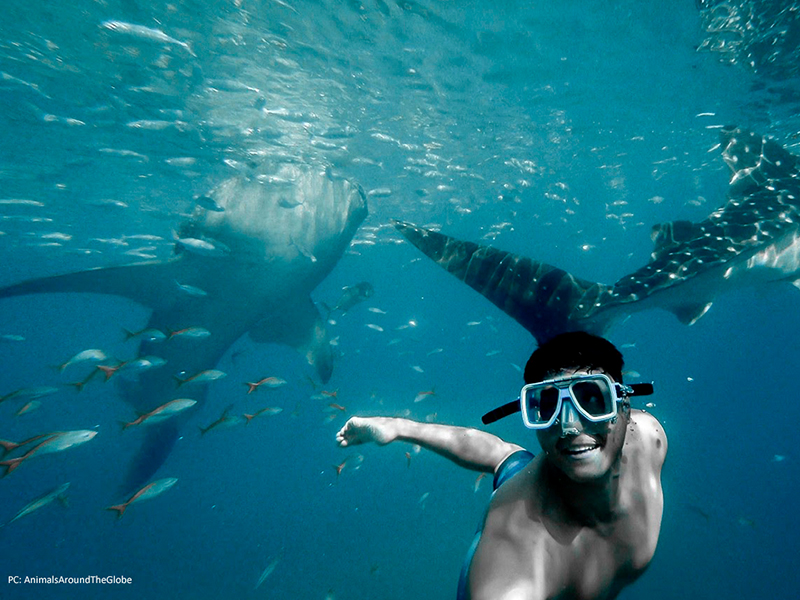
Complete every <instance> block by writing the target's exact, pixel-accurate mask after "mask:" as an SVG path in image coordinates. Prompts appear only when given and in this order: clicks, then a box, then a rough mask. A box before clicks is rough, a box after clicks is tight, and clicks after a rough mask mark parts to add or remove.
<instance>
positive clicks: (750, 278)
mask: <svg viewBox="0 0 800 600" xmlns="http://www.w3.org/2000/svg"><path fill="white" fill-rule="evenodd" d="M720 147H721V148H722V158H723V159H724V160H725V162H726V163H727V164H728V165H729V166H730V168H731V170H732V171H733V176H732V178H731V181H730V187H729V190H728V202H727V203H726V204H725V205H724V206H722V207H721V208H719V209H717V210H715V211H714V212H713V213H711V214H710V215H709V216H708V217H707V218H706V219H704V220H703V221H700V222H699V223H692V222H690V221H672V222H669V223H664V224H661V225H656V226H655V227H654V228H653V236H652V237H653V242H654V245H655V247H654V249H653V252H652V254H651V256H650V261H649V262H648V263H647V264H646V265H644V266H643V267H642V268H640V269H638V270H637V271H635V272H633V273H630V274H629V275H625V276H624V277H622V278H621V279H619V280H618V281H617V282H616V283H614V284H613V285H607V284H604V283H597V282H593V281H587V280H584V279H579V278H578V277H575V276H574V275H572V274H570V273H567V272H566V271H563V270H562V269H559V268H557V267H554V266H552V265H548V264H546V263H543V262H540V261H537V260H533V259H531V258H526V257H524V256H519V255H516V254H512V253H510V252H504V251H502V250H499V249H497V248H493V247H491V246H481V245H478V244H475V243H472V242H468V241H461V240H457V239H455V238H452V237H448V236H446V235H442V234H440V233H437V232H434V231H430V230H427V229H423V228H421V227H416V226H414V225H411V224H409V223H402V222H396V223H395V226H396V227H397V229H398V230H399V231H400V232H401V233H402V234H403V235H404V236H405V237H406V238H407V239H408V240H409V241H410V242H411V243H412V244H414V245H415V246H416V247H417V248H419V249H420V250H421V251H422V252H423V253H424V254H425V255H427V256H428V257H429V258H432V259H433V260H434V261H436V262H437V263H438V264H439V265H440V266H441V267H443V268H444V269H446V270H447V271H448V272H449V273H451V274H453V275H455V276H456V277H458V278H459V279H460V280H461V281H463V282H464V283H466V284H467V285H469V286H470V287H472V288H473V289H474V290H476V291H477V292H479V293H481V294H483V295H484V296H485V297H486V298H488V299H489V300H490V301H491V302H492V303H494V304H495V305H496V306H497V307H499V308H500V309H501V310H503V311H504V312H505V313H506V314H508V315H509V316H510V317H512V318H514V319H515V320H516V321H517V322H518V323H519V324H520V325H522V326H523V327H525V329H527V330H528V331H530V332H531V333H532V334H533V336H534V337H535V338H536V340H537V342H538V343H540V344H541V343H542V342H544V341H546V340H548V339H550V338H551V337H553V336H555V335H557V334H559V333H562V332H566V331H587V332H589V333H594V334H597V335H602V334H603V333H605V331H606V330H607V329H608V328H609V327H610V326H611V325H612V324H613V323H614V322H615V321H617V320H619V319H621V318H624V317H626V316H628V315H630V314H632V313H635V312H638V311H643V310H650V309H663V310H667V311H670V312H672V313H673V314H675V316H677V318H678V319H679V320H680V321H681V322H682V323H685V324H688V325H691V324H693V323H694V322H696V321H697V320H698V319H699V318H700V317H702V316H703V315H704V314H705V313H706V311H708V309H709V308H710V307H711V304H712V303H713V302H714V299H715V298H716V297H717V296H718V295H719V294H721V293H723V292H725V291H726V290H728V289H731V288H733V287H739V286H742V285H746V284H755V285H758V284H761V283H765V282H775V281H786V282H790V283H792V284H794V285H795V286H796V287H800V240H799V239H798V238H800V165H799V164H798V160H799V159H798V157H797V156H795V155H793V154H791V153H789V152H787V151H786V150H785V149H784V148H782V147H781V146H780V145H779V144H777V143H776V142H774V141H772V140H769V139H767V138H764V137H762V136H760V135H757V134H755V133H753V132H751V131H747V130H745V129H740V128H734V127H726V128H724V129H723V130H721V143H720Z"/></svg>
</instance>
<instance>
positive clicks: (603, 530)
mask: <svg viewBox="0 0 800 600" xmlns="http://www.w3.org/2000/svg"><path fill="white" fill-rule="evenodd" d="M622 365H623V360H622V355H621V354H620V353H619V351H618V350H617V349H616V348H615V347H614V346H613V344H611V343H610V342H608V341H607V340H605V339H603V338H600V337H597V336H593V335H590V334H587V333H582V332H574V333H565V334H561V335H558V336H556V337H554V338H552V339H551V340H549V341H548V342H545V343H544V344H542V345H541V346H540V347H539V348H538V349H537V350H536V351H535V352H534V353H533V354H532V355H531V357H530V360H529V361H528V363H527V365H526V367H525V383H526V385H525V386H524V387H523V388H522V391H521V394H520V399H519V401H515V402H513V403H510V404H507V405H505V406H502V407H500V408H498V409H495V410H494V411H492V412H490V413H488V414H487V415H485V416H484V423H489V422H492V421H495V420H497V419H499V418H502V417H504V416H508V415H509V414H512V413H514V412H518V411H521V412H522V421H523V423H524V424H525V426H526V427H528V428H529V429H533V430H535V431H536V435H537V438H538V440H539V444H540V446H541V448H542V450H543V453H542V454H540V455H539V456H537V457H535V458H534V456H533V454H531V453H530V452H528V451H526V450H525V449H524V448H522V447H521V446H518V445H516V444H511V443H509V442H506V441H504V440H501V439H500V438H498V437H496V436H494V435H492V434H489V433H486V432H483V431H479V430H476V429H468V428H463V427H455V426H449V425H439V424H434V423H419V422H416V421H410V420H408V419H400V418H389V417H371V418H362V417H353V418H351V419H350V420H349V421H348V422H347V423H346V424H345V426H344V427H343V428H342V429H341V430H340V431H339V432H338V433H337V434H336V439H337V441H338V443H339V445H340V446H352V445H356V444H363V443H367V442H375V443H377V444H380V445H384V444H388V443H390V442H393V441H405V442H410V443H414V444H419V445H420V446H422V447H424V448H428V449H429V450H432V451H434V452H436V453H437V454H440V455H442V456H444V457H446V458H448V459H450V460H452V461H453V462H455V463H456V464H458V465H461V466H463V467H466V468H468V469H472V470H475V471H483V472H490V473H494V489H495V491H494V493H493V494H492V498H491V500H490V503H489V508H488V510H487V513H486V517H485V519H484V522H483V524H482V528H481V529H480V530H479V531H478V533H477V535H476V537H475V540H474V541H473V543H472V545H471V547H470V549H469V552H468V555H467V559H466V561H465V564H464V568H463V570H462V573H461V578H460V580H459V585H458V599H459V600H466V599H467V598H469V599H471V600H545V599H559V600H590V599H604V600H605V599H610V598H614V597H616V596H617V594H619V592H620V591H621V590H622V589H623V588H624V587H625V586H626V585H628V584H630V583H632V582H633V581H634V580H635V579H636V578H637V577H639V575H641V574H642V573H643V572H644V570H645V569H646V568H647V566H648V564H649V563H650V560H651V559H652V558H653V554H654V552H655V549H656V544H657V542H658V535H659V531H660V529H661V515H662V511H663V506H664V501H663V494H662V491H661V468H662V466H663V464H664V459H665V456H666V452H667V438H666V435H665V434H664V430H663V428H662V427H661V424H660V423H659V422H658V421H657V420H656V419H655V418H654V417H653V416H652V415H650V414H648V413H646V412H644V411H640V410H635V409H631V407H630V403H629V401H628V398H629V396H633V395H637V394H648V393H652V386H651V385H649V384H639V385H633V386H629V385H624V384H623V383H622Z"/></svg>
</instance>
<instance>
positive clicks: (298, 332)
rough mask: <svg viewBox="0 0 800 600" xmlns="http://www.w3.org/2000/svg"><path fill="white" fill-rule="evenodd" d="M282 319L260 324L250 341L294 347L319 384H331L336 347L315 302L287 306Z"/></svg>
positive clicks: (257, 325)
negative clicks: (334, 347)
mask: <svg viewBox="0 0 800 600" xmlns="http://www.w3.org/2000/svg"><path fill="white" fill-rule="evenodd" d="M281 317H282V318H280V319H274V318H270V319H263V320H261V321H259V322H258V323H256V325H255V326H253V327H252V328H251V329H250V332H249V333H250V339H252V340H253V341H254V342H257V343H275V344H285V345H287V346H291V347H292V348H294V349H295V350H297V351H298V352H299V353H300V354H301V355H302V356H303V357H305V359H306V361H307V362H308V364H309V365H311V366H312V367H314V369H315V370H316V372H317V377H318V378H319V380H320V381H321V382H322V383H327V382H328V380H329V379H330V378H331V373H332V372H333V347H332V346H331V343H330V338H329V337H328V331H327V329H326V328H325V321H324V320H323V319H322V315H320V313H319V310H317V307H316V306H315V305H314V303H313V302H312V301H311V298H306V299H305V300H304V301H299V302H295V303H294V305H292V306H287V307H286V310H285V311H284V312H283V314H282V315H281Z"/></svg>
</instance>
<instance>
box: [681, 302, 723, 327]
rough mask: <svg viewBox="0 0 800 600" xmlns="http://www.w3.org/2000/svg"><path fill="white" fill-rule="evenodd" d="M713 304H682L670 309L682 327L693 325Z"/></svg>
mask: <svg viewBox="0 0 800 600" xmlns="http://www.w3.org/2000/svg"><path fill="white" fill-rule="evenodd" d="M712 304H713V302H700V303H690V304H682V305H680V306H677V307H675V308H673V309H672V312H673V313H674V314H675V316H676V317H678V320H679V321H680V322H681V323H683V324H684V325H694V324H695V323H697V321H698V320H699V319H700V317H702V316H703V315H704V314H706V313H707V312H708V309H709V308H711V305H712Z"/></svg>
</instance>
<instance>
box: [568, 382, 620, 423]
mask: <svg viewBox="0 0 800 600" xmlns="http://www.w3.org/2000/svg"><path fill="white" fill-rule="evenodd" d="M570 389H571V391H572V396H573V398H575V401H576V402H577V403H578V404H580V406H581V408H582V409H583V410H585V411H586V412H587V413H588V414H590V415H592V416H593V417H601V416H604V415H607V414H610V413H611V412H613V409H614V407H613V402H612V398H611V390H610V389H609V387H608V384H607V383H606V382H605V381H603V380H601V379H598V380H593V381H578V382H575V383H573V384H572V387H571V388H570Z"/></svg>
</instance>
